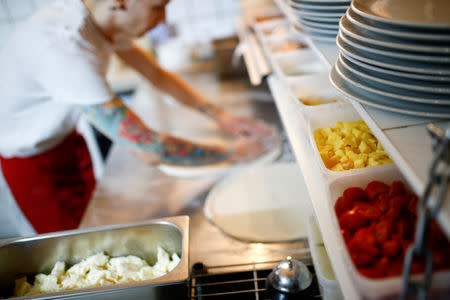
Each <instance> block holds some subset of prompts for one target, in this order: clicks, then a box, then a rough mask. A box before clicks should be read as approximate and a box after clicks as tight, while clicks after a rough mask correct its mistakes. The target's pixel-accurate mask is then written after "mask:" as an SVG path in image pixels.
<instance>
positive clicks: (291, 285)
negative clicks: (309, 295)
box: [267, 256, 312, 294]
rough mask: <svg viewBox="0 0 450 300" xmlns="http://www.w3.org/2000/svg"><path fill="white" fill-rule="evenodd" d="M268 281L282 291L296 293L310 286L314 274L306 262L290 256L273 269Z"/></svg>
mask: <svg viewBox="0 0 450 300" xmlns="http://www.w3.org/2000/svg"><path fill="white" fill-rule="evenodd" d="M267 281H268V284H270V285H271V286H272V287H273V288H274V289H276V290H278V291H280V292H283V293H289V294H294V293H297V292H300V291H303V290H304V289H306V288H308V287H309V286H310V285H311V282H312V276H311V273H310V272H309V270H308V268H307V267H306V265H305V264H304V263H302V262H301V261H299V260H296V259H293V258H292V257H290V256H288V257H287V259H286V260H283V261H282V262H280V263H279V264H278V265H277V266H276V267H275V268H274V269H273V271H272V272H271V273H270V274H269V276H268V277H267Z"/></svg>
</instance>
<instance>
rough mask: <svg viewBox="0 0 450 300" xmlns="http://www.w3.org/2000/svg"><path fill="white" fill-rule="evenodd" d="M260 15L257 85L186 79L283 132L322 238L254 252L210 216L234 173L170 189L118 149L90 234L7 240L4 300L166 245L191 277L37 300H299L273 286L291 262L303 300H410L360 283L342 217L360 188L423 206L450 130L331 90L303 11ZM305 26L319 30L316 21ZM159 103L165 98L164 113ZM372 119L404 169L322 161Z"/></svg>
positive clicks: (440, 284)
mask: <svg viewBox="0 0 450 300" xmlns="http://www.w3.org/2000/svg"><path fill="white" fill-rule="evenodd" d="M256 2H257V1H254V0H252V1H250V0H249V1H245V0H241V7H242V12H243V13H242V16H241V17H240V18H238V20H237V21H236V23H237V28H238V35H239V39H240V41H241V44H242V45H241V46H242V47H243V57H244V59H245V64H246V67H247V70H248V79H249V80H250V82H251V83H252V84H253V86H251V85H250V84H249V83H248V80H247V78H244V79H243V78H233V79H223V78H220V76H218V75H217V73H216V72H212V71H211V70H203V71H201V72H192V73H185V74H182V76H183V77H184V79H186V80H187V81H188V82H189V83H191V84H192V85H193V86H196V87H198V88H199V89H200V90H201V91H202V92H203V93H204V94H205V95H206V96H207V97H208V98H209V99H212V101H217V103H220V105H222V106H223V107H225V108H226V109H227V110H229V111H231V112H234V113H236V114H240V115H247V116H254V117H258V118H262V119H264V120H266V121H267V122H269V123H270V124H271V125H273V126H275V127H276V128H277V129H278V130H279V131H280V132H281V136H282V140H283V148H282V154H281V156H280V158H279V159H278V161H281V162H288V163H292V164H295V163H296V164H297V165H298V166H299V168H300V169H301V171H302V174H303V177H304V180H305V183H306V185H307V188H308V192H309V196H310V198H311V201H312V204H313V208H314V213H315V216H311V218H309V219H308V220H305V226H307V227H308V236H305V237H304V238H302V239H299V240H296V241H294V242H284V243H256V242H246V241H241V240H237V239H235V238H233V237H230V236H229V235H227V234H225V233H224V232H223V231H221V230H220V229H219V228H218V227H216V226H215V225H214V224H212V223H211V222H210V221H209V220H208V219H207V218H206V217H205V214H204V211H203V206H204V203H205V199H206V198H207V196H208V193H209V191H210V189H211V188H212V187H213V186H214V185H215V184H216V182H218V181H219V180H220V179H221V178H222V176H223V175H225V174H224V173H218V174H213V175H211V174H210V175H211V176H203V177H202V176H197V177H195V178H176V177H170V176H168V175H166V174H165V173H164V172H163V171H162V170H159V169H157V168H148V167H147V166H144V165H142V164H141V162H140V161H139V160H138V159H137V158H135V157H134V156H133V155H132V154H130V153H128V152H126V151H125V150H124V149H122V148H120V147H117V146H112V149H111V151H110V153H109V156H108V159H107V162H106V166H105V170H104V174H103V177H102V179H101V180H100V181H99V182H98V184H97V187H96V190H95V192H94V195H93V199H92V201H91V202H90V204H89V207H88V209H87V212H86V214H85V216H84V218H83V221H82V224H81V226H80V229H79V230H75V231H70V232H64V233H56V234H48V235H40V236H38V237H35V238H26V239H12V240H5V241H2V243H1V244H0V264H2V265H5V266H8V268H2V270H1V272H2V276H1V278H2V283H1V287H0V288H1V291H2V294H0V296H5V295H8V291H11V289H12V286H11V284H12V282H11V281H10V280H9V279H10V278H12V277H14V278H16V277H20V276H21V275H29V274H34V273H37V272H43V271H48V270H50V269H51V266H52V265H53V264H54V263H55V262H56V261H57V260H66V261H69V262H76V261H79V259H81V258H82V257H86V256H88V255H90V254H93V253H95V251H98V250H102V251H106V252H108V253H110V254H111V255H115V256H117V255H126V254H135V255H138V256H140V257H143V258H145V259H146V260H148V261H149V262H152V261H154V259H155V251H156V250H155V249H156V244H159V245H163V247H164V248H165V249H166V250H167V251H169V252H171V253H177V254H179V255H180V257H181V262H180V264H179V265H178V266H177V267H176V268H175V269H174V270H173V271H172V272H170V273H169V274H167V275H165V276H163V277H161V278H158V279H155V280H152V281H148V282H146V281H144V282H140V283H139V282H137V283H130V284H122V285H120V286H118V287H116V286H105V287H98V288H89V289H86V290H83V291H81V292H79V291H70V292H63V293H57V294H54V295H38V296H37V298H41V299H45V298H48V299H53V298H77V299H78V298H83V297H84V298H86V299H91V298H92V299H119V298H130V299H131V298H132V299H268V298H269V299H297V298H295V296H294V297H292V296H291V298H289V295H286V294H279V293H278V292H274V291H270V290H269V289H268V287H267V285H266V278H267V277H268V275H269V273H270V272H271V271H272V270H273V269H274V267H276V266H277V264H278V263H279V262H280V261H283V260H285V259H286V258H287V257H293V258H295V259H298V260H299V261H302V262H304V263H305V264H306V265H307V266H308V267H309V269H310V271H311V272H312V274H313V277H314V281H313V284H312V286H311V287H310V288H309V289H308V290H307V291H308V292H307V293H305V294H303V295H302V297H304V298H305V299H317V298H319V297H323V298H324V299H342V298H345V299H384V298H386V299H389V298H390V297H391V298H392V297H393V298H396V297H398V295H399V294H400V293H401V290H402V280H403V279H402V278H401V277H390V278H387V279H379V280H373V279H370V278H367V277H365V276H362V275H361V274H360V273H359V272H358V270H357V268H356V267H355V265H354V264H353V262H352V258H351V257H350V255H349V252H348V251H347V248H346V244H345V241H344V239H343V237H342V235H341V232H340V226H339V222H338V218H337V217H336V215H335V210H334V204H335V202H336V200H337V199H338V198H339V197H340V195H342V194H343V192H344V190H345V189H346V188H348V187H361V188H364V187H365V186H366V185H367V184H368V183H369V182H371V181H373V180H380V181H383V182H387V183H389V184H390V183H392V182H393V181H395V180H401V181H403V182H404V183H406V184H408V186H409V189H410V190H411V191H413V192H415V193H417V194H418V195H421V194H422V193H423V191H424V189H425V186H426V183H427V172H428V168H429V166H430V162H431V161H432V158H433V152H432V140H431V138H429V137H428V134H427V132H426V124H428V123H429V122H434V124H435V125H438V126H441V127H443V128H444V129H445V127H446V126H447V124H448V120H446V119H433V118H419V117H411V116H405V115H401V114H396V113H392V112H386V111H382V110H378V109H374V108H371V107H370V106H366V105H362V104H360V103H359V102H356V101H354V100H352V99H350V98H349V97H347V96H345V95H343V94H342V93H340V92H339V91H338V90H337V89H336V88H335V87H334V86H333V84H332V83H331V81H330V79H329V74H330V69H331V67H332V66H333V65H334V63H335V61H336V60H337V58H338V49H337V47H336V44H333V43H330V41H324V40H320V39H311V38H310V36H308V34H305V33H304V32H303V33H299V31H298V30H296V29H294V28H293V27H292V25H291V22H290V21H291V20H292V18H295V16H292V10H290V9H289V3H292V2H295V1H291V0H275V1H274V4H275V5H263V6H262V7H261V9H260V10H258V9H256V8H255V7H254V6H253V7H252V6H251V4H254V3H256ZM261 2H262V3H264V4H267V3H269V2H271V1H261ZM256 16H258V17H259V19H257V18H256ZM303 25H304V26H306V27H307V26H308V23H307V21H305V24H303ZM330 26H332V25H330ZM286 42H291V44H290V47H287V48H283V47H281V46H282V45H284V44H285V43H286ZM266 83H267V84H266ZM149 97H152V98H154V99H155V101H153V102H152V103H151V105H148V101H147V98H149ZM308 97H313V98H314V97H316V98H318V99H320V100H321V101H323V103H321V104H320V105H307V104H305V103H302V102H301V101H300V100H299V99H302V98H308ZM129 104H130V105H131V106H132V107H133V108H134V109H135V110H136V111H138V112H139V115H140V116H141V117H142V119H143V120H144V122H146V123H148V124H149V125H150V126H151V127H153V128H156V129H159V130H164V131H168V132H172V133H175V134H177V135H180V136H190V134H192V133H193V132H198V131H199V130H200V131H201V132H202V134H203V137H205V138H207V137H208V134H209V133H210V131H214V130H216V128H215V125H214V124H213V123H212V122H210V121H209V120H206V119H205V118H203V117H202V116H200V115H198V114H196V113H193V112H190V111H189V110H186V109H185V108H183V107H181V106H178V105H177V104H175V103H173V102H172V101H171V99H167V98H165V97H163V96H162V95H161V94H160V93H159V92H158V91H156V90H154V89H153V88H151V87H150V86H149V85H147V84H145V83H141V84H139V87H138V89H137V91H136V93H135V94H134V96H133V97H132V99H130V103H129ZM171 115H176V116H177V122H175V121H170V120H171V117H170V116H171ZM180 116H181V117H180ZM361 119H362V120H364V121H365V122H366V123H367V125H368V126H369V127H370V129H371V130H372V132H373V134H374V135H375V136H376V137H377V138H378V140H379V141H380V142H381V143H382V144H383V146H384V148H385V149H386V151H387V152H388V153H389V155H390V156H391V158H392V159H393V161H394V164H387V165H381V166H375V167H367V168H362V169H353V170H346V171H341V172H337V171H331V170H329V169H328V168H327V167H326V166H325V165H324V162H323V161H322V159H321V156H320V154H319V151H318V149H317V146H316V142H315V140H314V131H315V130H316V129H318V128H324V127H326V126H333V125H334V124H335V123H336V122H347V121H356V120H361ZM230 174H232V173H230ZM227 175H228V174H227ZM292 196H293V197H295V196H296V195H292ZM446 200H448V199H446ZM448 205H450V204H449V201H444V204H443V207H442V208H441V214H440V215H439V216H438V221H439V224H440V226H441V227H442V229H443V230H444V232H445V233H446V234H447V237H448V236H449V231H450V226H449V223H448V222H449V215H450V210H449V209H448ZM322 238H323V240H322ZM325 249H326V250H325ZM324 256H325V257H326V256H328V257H329V259H330V261H331V265H326V264H327V262H325V261H324V260H323V257H324ZM42 262H44V263H42ZM328 263H329V262H328ZM18 266H19V268H18ZM18 269H19V270H20V272H18V271H17V270H18ZM330 270H331V271H330ZM333 271H334V272H333ZM330 273H331V274H330ZM333 273H334V274H333ZM5 278H8V280H5ZM449 278H450V272H448V271H440V272H437V273H436V274H434V275H433V285H432V290H433V292H435V293H436V294H434V295H437V296H440V297H444V298H445V297H446V296H448V294H449V293H450V291H449V290H448V287H447V283H448V281H449ZM298 296H299V295H296V297H298ZM280 297H281V298H280ZM283 297H284V298H283ZM308 297H309V298H308ZM302 299H303V298H302Z"/></svg>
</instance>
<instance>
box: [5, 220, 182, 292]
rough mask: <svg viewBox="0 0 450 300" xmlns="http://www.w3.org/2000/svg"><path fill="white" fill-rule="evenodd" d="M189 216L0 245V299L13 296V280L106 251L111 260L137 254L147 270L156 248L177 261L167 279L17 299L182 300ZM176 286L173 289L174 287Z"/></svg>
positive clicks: (11, 241)
mask: <svg viewBox="0 0 450 300" xmlns="http://www.w3.org/2000/svg"><path fill="white" fill-rule="evenodd" d="M188 245H189V217H187V216H178V217H170V218H163V219H157V220H150V221H146V222H140V223H127V224H120V225H109V226H102V227H95V228H88V229H81V230H70V231H62V232H56V233H50V234H41V235H37V236H34V237H30V238H16V239H8V240H2V241H0V298H1V297H6V298H7V297H11V295H12V291H13V289H14V280H16V279H18V278H21V277H23V276H30V275H31V276H32V275H35V274H37V273H45V274H48V273H50V271H51V269H52V267H53V266H54V264H55V263H56V262H57V261H65V262H66V263H67V264H69V265H72V264H75V263H78V262H80V261H81V260H82V259H83V258H86V257H88V256H90V255H93V254H95V253H98V252H100V251H104V252H105V253H106V254H108V255H110V256H124V255H136V256H138V257H141V258H142V259H145V260H146V261H147V262H148V263H149V264H150V265H153V264H154V263H155V262H156V260H157V256H156V254H157V246H161V247H162V248H163V249H164V250H165V251H167V252H168V253H169V254H171V253H177V254H178V256H179V257H180V259H181V261H180V263H179V264H178V266H177V267H176V268H175V269H174V270H172V271H171V272H169V273H168V274H166V275H164V276H162V277H159V278H156V279H153V280H145V281H140V282H132V283H123V284H116V285H109V286H103V287H93V288H86V289H79V290H72V291H65V292H58V293H48V294H40V295H35V296H32V297H20V298H15V299H67V298H73V299H75V298H76V299H86V298H89V299H183V298H185V297H186V296H187V282H188V278H189V246H188ZM175 285H176V286H177V287H174V286H175Z"/></svg>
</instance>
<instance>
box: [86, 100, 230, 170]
mask: <svg viewBox="0 0 450 300" xmlns="http://www.w3.org/2000/svg"><path fill="white" fill-rule="evenodd" d="M82 110H83V112H84V113H85V114H86V115H87V117H88V119H89V120H90V122H91V123H92V124H93V125H94V126H95V127H96V128H97V129H98V130H99V131H101V132H102V133H103V134H105V135H106V136H108V137H109V138H110V139H111V140H112V141H113V142H115V143H117V144H120V145H122V146H125V147H126V148H128V149H129V150H131V151H132V152H134V153H135V154H137V155H138V157H140V158H142V159H144V160H147V161H155V158H156V160H157V161H159V162H162V163H167V164H173V165H182V166H199V165H206V164H213V163H219V162H222V161H225V160H227V159H228V158H229V153H228V152H227V150H226V149H224V148H221V147H214V146H206V145H200V144H194V143H192V142H189V141H187V140H184V139H181V138H177V137H173V136H170V135H168V134H163V133H158V132H156V131H154V130H152V129H150V128H148V127H147V126H146V125H145V124H144V122H143V121H142V120H141V119H140V118H139V117H138V116H137V115H136V114H135V113H134V112H133V111H132V110H131V109H129V108H128V107H127V106H126V105H125V104H124V103H123V102H122V100H121V99H120V98H118V97H116V98H114V99H113V100H111V101H109V102H107V103H104V104H98V105H87V106H82ZM147 156H148V157H147ZM146 157H147V158H148V159H146Z"/></svg>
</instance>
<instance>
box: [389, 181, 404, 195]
mask: <svg viewBox="0 0 450 300" xmlns="http://www.w3.org/2000/svg"><path fill="white" fill-rule="evenodd" d="M405 191H406V190H405V185H404V184H403V182H401V181H394V182H393V183H392V185H391V187H390V188H389V197H394V196H400V195H403V194H405Z"/></svg>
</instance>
